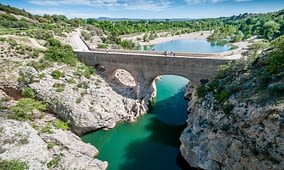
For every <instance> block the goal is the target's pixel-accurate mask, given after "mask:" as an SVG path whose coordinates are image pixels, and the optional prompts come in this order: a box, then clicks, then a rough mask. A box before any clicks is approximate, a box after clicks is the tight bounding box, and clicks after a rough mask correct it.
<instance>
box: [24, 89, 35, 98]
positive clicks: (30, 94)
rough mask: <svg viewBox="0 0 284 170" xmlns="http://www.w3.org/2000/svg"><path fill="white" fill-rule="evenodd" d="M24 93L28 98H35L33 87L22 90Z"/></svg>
mask: <svg viewBox="0 0 284 170" xmlns="http://www.w3.org/2000/svg"><path fill="white" fill-rule="evenodd" d="M22 95H23V96H25V97H28V98H35V92H34V90H33V89H32V88H30V87H26V88H24V89H23V90H22Z"/></svg>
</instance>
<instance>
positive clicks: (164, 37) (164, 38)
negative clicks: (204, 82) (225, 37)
mask: <svg viewBox="0 0 284 170" xmlns="http://www.w3.org/2000/svg"><path fill="white" fill-rule="evenodd" d="M210 34H211V31H199V32H192V33H188V34H181V35H174V36H171V35H170V33H168V32H161V33H157V35H158V36H159V37H158V38H155V39H154V40H150V41H148V42H143V41H137V38H140V39H142V37H143V35H144V33H143V34H140V35H132V36H131V35H130V36H123V37H121V39H122V40H126V39H127V40H132V41H135V42H138V43H139V44H140V45H153V44H159V43H163V42H168V41H173V40H178V39H207V37H208V36H209V35H210Z"/></svg>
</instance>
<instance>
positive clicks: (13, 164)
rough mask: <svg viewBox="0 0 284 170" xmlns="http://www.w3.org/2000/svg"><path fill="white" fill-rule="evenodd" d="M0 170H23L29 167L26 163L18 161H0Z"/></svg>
mask: <svg viewBox="0 0 284 170" xmlns="http://www.w3.org/2000/svg"><path fill="white" fill-rule="evenodd" d="M0 169H3V170H4V169H7V170H10V169H11V170H25V169H29V166H28V165H27V163H26V162H22V161H18V160H9V161H8V160H0Z"/></svg>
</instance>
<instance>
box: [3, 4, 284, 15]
mask: <svg viewBox="0 0 284 170" xmlns="http://www.w3.org/2000/svg"><path fill="white" fill-rule="evenodd" d="M0 3H2V4H5V5H11V6H15V7H18V8H21V9H25V10H27V11H29V12H31V13H33V14H39V15H43V14H63V15H66V16H67V17H68V18H74V17H81V18H97V17H114V18H120V17H127V18H145V19H148V18H212V17H220V16H231V15H238V14H240V13H245V12H248V13H260V12H270V11H277V10H280V9H283V8H284V0H0Z"/></svg>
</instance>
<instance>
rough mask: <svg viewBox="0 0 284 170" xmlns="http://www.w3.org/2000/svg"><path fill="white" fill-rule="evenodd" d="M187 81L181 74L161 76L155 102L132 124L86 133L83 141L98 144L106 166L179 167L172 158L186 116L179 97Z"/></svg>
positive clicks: (133, 169)
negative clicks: (178, 75)
mask: <svg viewBox="0 0 284 170" xmlns="http://www.w3.org/2000/svg"><path fill="white" fill-rule="evenodd" d="M187 83H188V80H187V79H184V78H182V77H177V76H163V77H162V79H161V80H159V81H157V83H156V85H157V90H158V91H157V98H156V102H155V105H154V107H153V109H152V110H151V111H150V112H149V113H148V114H146V115H145V116H143V117H141V118H139V120H138V121H137V122H136V123H133V124H128V123H123V124H120V125H118V126H117V127H115V128H114V129H111V130H109V131H103V130H99V131H96V132H93V133H90V134H87V135H85V136H83V137H82V139H83V141H85V142H89V143H91V144H92V145H94V146H96V147H97V148H98V150H99V151H100V154H99V157H98V158H99V159H101V160H107V161H108V162H109V168H108V169H109V170H119V169H121V170H140V169H141V170H142V169H143V170H145V169H147V170H150V169H151V170H152V169H153V170H154V169H155V170H157V169H163V170H166V169H169V170H175V169H181V168H179V165H178V164H177V163H176V162H177V155H178V153H179V146H180V142H179V136H180V134H181V132H182V130H183V129H184V128H185V120H186V119H187V112H186V109H187V102H186V101H185V100H184V98H183V95H184V92H185V91H184V90H185V85H186V84H187Z"/></svg>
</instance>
